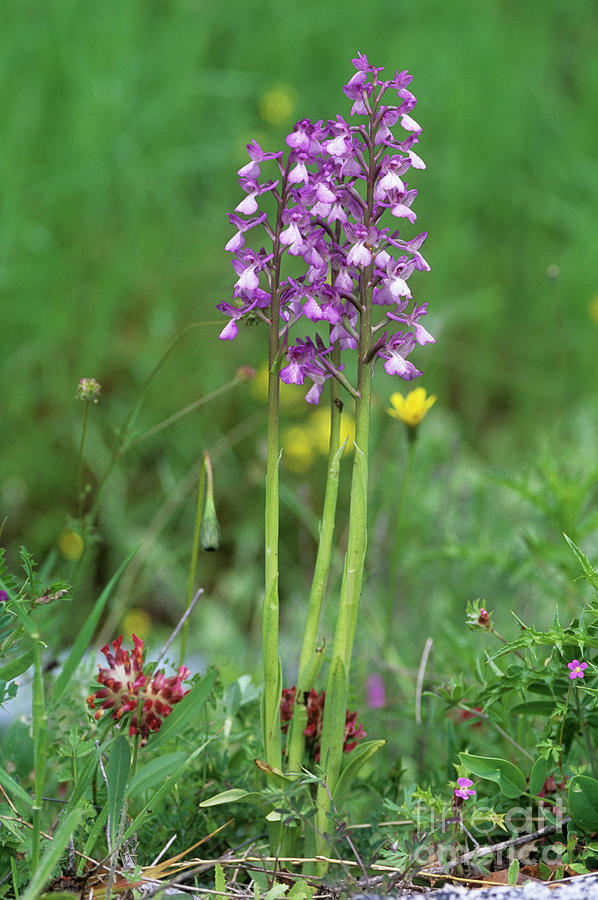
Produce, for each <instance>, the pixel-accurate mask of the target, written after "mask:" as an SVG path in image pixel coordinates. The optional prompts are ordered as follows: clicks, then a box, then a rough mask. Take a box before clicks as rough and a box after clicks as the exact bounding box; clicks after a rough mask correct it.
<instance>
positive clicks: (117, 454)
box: [88, 322, 216, 527]
mask: <svg viewBox="0 0 598 900" xmlns="http://www.w3.org/2000/svg"><path fill="white" fill-rule="evenodd" d="M214 324H216V323H214V322H192V323H191V325H187V327H186V328H183V330H182V331H179V333H178V334H177V335H176V337H174V338H173V340H172V341H171V342H170V344H169V345H168V347H167V348H166V350H165V351H164V353H163V354H162V356H161V357H160V359H159V360H158V362H157V363H156V364H155V366H154V368H153V369H152V370H151V372H150V373H149V375H147V377H146V379H145V381H144V382H143V384H142V385H141V388H140V390H139V395H138V397H137V399H136V400H135V402H134V403H133V404H132V405H131V407H130V409H129V411H128V413H127V415H126V416H125V419H124V421H123V424H122V425H121V428H120V431H119V435H120V440H119V441H118V443H117V444H116V446H115V447H114V449H113V450H112V453H111V455H110V458H109V460H108V465H107V466H106V470H105V472H104V475H103V476H102V480H101V481H100V483H99V485H98V489H97V491H96V495H95V498H94V501H93V504H92V507H91V509H90V511H89V516H88V526H89V527H91V526H92V525H93V523H94V521H95V518H96V516H97V513H98V509H99V505H100V500H101V498H102V493H103V491H104V488H105V487H106V482H107V481H108V479H109V477H110V475H111V473H112V469H113V468H114V466H115V465H116V463H117V462H118V460H119V459H120V458H121V457H122V456H123V455H124V453H125V452H126V451H127V450H128V449H129V447H130V446H131V442H130V436H131V430H132V428H133V425H134V424H135V420H136V418H137V416H138V414H139V411H140V409H141V406H142V404H143V401H144V400H145V395H146V394H147V391H148V389H149V386H150V384H151V383H152V381H153V380H154V378H155V377H156V375H157V374H158V372H159V371H160V369H161V368H162V366H163V365H164V363H165V362H166V360H167V359H168V357H169V356H170V354H171V353H172V351H173V350H174V349H175V347H176V346H177V344H178V343H179V341H180V340H181V339H182V338H183V337H185V335H186V334H187V333H188V332H189V331H193V330H194V329H195V328H204V327H206V326H208V325H214Z"/></svg>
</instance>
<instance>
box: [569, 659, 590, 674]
mask: <svg viewBox="0 0 598 900" xmlns="http://www.w3.org/2000/svg"><path fill="white" fill-rule="evenodd" d="M568 665H569V668H570V669H571V672H570V675H569V678H583V677H584V673H583V670H584V669H587V668H588V664H587V662H580V661H579V660H578V659H574V660H573V661H572V662H570V663H568Z"/></svg>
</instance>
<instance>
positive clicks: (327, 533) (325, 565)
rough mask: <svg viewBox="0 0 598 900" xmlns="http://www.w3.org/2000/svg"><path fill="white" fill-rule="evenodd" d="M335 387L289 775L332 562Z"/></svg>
mask: <svg viewBox="0 0 598 900" xmlns="http://www.w3.org/2000/svg"><path fill="white" fill-rule="evenodd" d="M331 357H332V359H331V362H332V363H333V364H334V365H335V366H338V365H339V364H340V348H339V346H338V345H336V346H335V347H334V348H333V350H332V353H331ZM339 394H340V392H339V385H338V382H337V381H336V379H334V378H331V379H330V443H329V448H328V469H327V475H326V487H325V492H324V505H323V510H322V520H321V522H320V539H319V543H318V550H317V554H316V564H315V567H314V574H313V579H312V584H311V590H310V594H309V601H308V605H307V617H306V622H305V630H304V632H303V643H302V646H301V653H300V656H299V671H298V675H297V691H296V694H295V705H294V708H293V718H292V721H291V725H290V728H289V740H288V768H289V771H291V772H298V771H299V768H300V766H301V763H302V761H303V752H304V749H305V736H304V734H303V732H304V730H305V726H306V722H307V711H306V708H305V704H304V703H303V702H302V698H303V696H304V695H305V693H306V692H309V691H310V690H311V688H312V687H313V682H314V680H315V677H316V675H317V670H318V668H319V662H320V659H321V656H322V650H323V648H321V649H318V647H317V639H318V627H319V624H320V617H321V614H322V603H323V600H324V595H325V593H326V586H327V584H328V575H329V572H330V563H331V560H332V539H333V536H334V522H335V518H336V501H337V497H338V482H339V469H340V458H341V455H342V449H341V447H340V427H341V407H342V403H341V400H340V396H339Z"/></svg>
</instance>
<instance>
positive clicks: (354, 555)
mask: <svg viewBox="0 0 598 900" xmlns="http://www.w3.org/2000/svg"><path fill="white" fill-rule="evenodd" d="M372 269H373V266H371V265H370V266H368V267H367V268H366V269H364V271H363V272H362V274H361V278H360V293H361V315H360V321H359V344H358V359H357V390H358V392H359V399H357V400H356V401H355V456H354V459H353V471H352V475H351V495H350V501H349V534H348V538H347V550H346V553H345V564H344V570H343V579H342V584H341V594H340V601H339V607H338V613H337V619H336V627H335V632H334V644H333V649H332V662H331V665H330V670H329V673H328V683H327V687H326V704H325V707H324V723H323V728H322V744H321V747H322V749H321V759H322V763H323V766H324V770H325V773H326V783H325V784H322V785H320V786H319V788H318V796H317V805H318V810H317V818H316V824H317V830H318V852H319V853H324V851H325V848H326V834H327V833H328V832H329V831H330V827H331V819H330V817H329V812H330V808H331V805H332V802H333V798H334V791H335V788H336V785H337V782H338V779H339V775H340V770H341V762H342V754H343V743H344V735H345V712H346V709H347V692H348V679H349V672H350V668H351V656H352V653H353V643H354V639H355V629H356V626H357V611H358V608H359V598H360V595H361V585H362V581H363V569H364V563H365V551H366V545H367V494H368V449H369V432H370V403H371V389H372V369H371V366H370V365H369V364H368V363H366V361H365V360H366V359H367V357H368V352H369V348H370V342H371V336H372V308H371V298H370V297H368V287H367V286H368V285H370V284H371V280H372Z"/></svg>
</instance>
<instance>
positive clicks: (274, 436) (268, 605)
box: [262, 166, 288, 769]
mask: <svg viewBox="0 0 598 900" xmlns="http://www.w3.org/2000/svg"><path fill="white" fill-rule="evenodd" d="M287 168H288V166H287ZM287 175H288V172H287V171H285V172H284V174H283V179H282V190H281V196H280V197H279V198H278V211H277V216H276V229H275V232H274V242H273V259H272V270H271V282H270V292H271V298H272V300H271V304H270V322H269V327H268V437H267V459H266V505H265V523H264V524H265V534H264V538H265V565H264V576H265V578H264V580H265V595H264V607H263V617H262V664H263V671H264V693H263V695H262V736H263V742H264V755H265V757H266V763H267V764H268V765H270V766H274V767H276V768H278V769H280V768H281V766H282V742H281V734H280V696H281V692H282V683H281V682H282V675H281V666H280V658H279V650H278V628H279V597H278V532H279V499H278V469H279V461H280V440H279V428H278V417H279V400H280V381H279V370H280V349H281V348H280V332H279V325H280V263H281V256H282V248H281V244H280V233H281V231H282V225H283V222H282V211H283V209H284V207H285V202H286V185H287Z"/></svg>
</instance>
